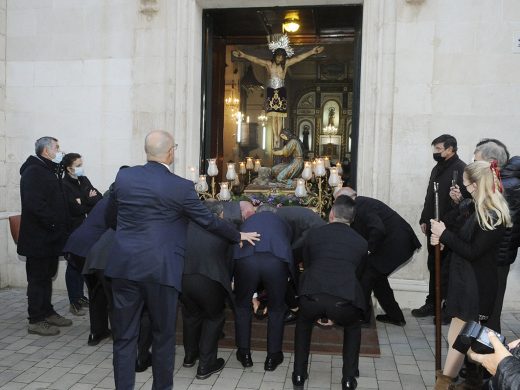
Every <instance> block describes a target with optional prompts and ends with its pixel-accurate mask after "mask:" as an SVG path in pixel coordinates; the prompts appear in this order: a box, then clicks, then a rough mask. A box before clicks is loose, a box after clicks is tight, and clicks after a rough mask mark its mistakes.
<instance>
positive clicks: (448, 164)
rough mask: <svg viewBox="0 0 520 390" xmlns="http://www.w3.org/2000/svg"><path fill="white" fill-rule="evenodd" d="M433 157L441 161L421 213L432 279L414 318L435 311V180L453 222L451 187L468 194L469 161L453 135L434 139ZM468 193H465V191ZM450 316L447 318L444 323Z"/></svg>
mask: <svg viewBox="0 0 520 390" xmlns="http://www.w3.org/2000/svg"><path fill="white" fill-rule="evenodd" d="M432 148H433V159H434V160H435V161H436V162H437V164H436V165H435V166H434V167H433V169H432V172H431V175H430V180H429V182H428V188H427V190H426V197H425V199H424V207H423V210H422V213H421V219H420V220H419V223H420V224H421V230H422V232H423V233H424V234H425V235H426V236H427V237H428V240H427V242H428V270H429V271H430V282H429V286H428V296H427V297H426V302H425V304H424V305H423V306H421V307H420V308H418V309H414V310H412V315H413V316H414V317H427V316H433V315H434V314H435V250H434V247H433V246H431V245H430V234H431V233H430V226H429V221H430V219H434V218H435V193H434V189H433V183H439V218H440V219H441V220H443V221H446V224H449V222H450V218H449V216H447V214H450V212H452V211H454V210H455V209H456V207H457V205H456V204H455V202H453V201H452V199H451V198H450V188H451V187H454V186H455V185H458V186H459V188H460V189H461V190H462V191H464V193H466V191H465V189H464V185H463V184H462V173H463V172H464V167H465V166H466V163H464V161H462V160H461V159H460V158H459V156H458V155H457V140H456V139H455V137H453V136H452V135H449V134H443V135H441V136H439V137H437V138H435V139H434V140H433V141H432ZM463 195H464V194H463ZM448 253H449V250H448V248H444V250H443V251H442V252H441V294H442V297H441V299H444V298H446V296H447V289H448V270H449V266H448V261H447V258H448ZM447 321H449V319H447V318H443V322H447Z"/></svg>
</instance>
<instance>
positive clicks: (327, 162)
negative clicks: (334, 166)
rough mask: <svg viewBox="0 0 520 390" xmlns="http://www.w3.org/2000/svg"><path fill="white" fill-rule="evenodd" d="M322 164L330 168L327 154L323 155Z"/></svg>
mask: <svg viewBox="0 0 520 390" xmlns="http://www.w3.org/2000/svg"><path fill="white" fill-rule="evenodd" d="M323 164H324V165H325V168H327V169H328V168H330V160H329V158H328V157H327V156H325V157H323Z"/></svg>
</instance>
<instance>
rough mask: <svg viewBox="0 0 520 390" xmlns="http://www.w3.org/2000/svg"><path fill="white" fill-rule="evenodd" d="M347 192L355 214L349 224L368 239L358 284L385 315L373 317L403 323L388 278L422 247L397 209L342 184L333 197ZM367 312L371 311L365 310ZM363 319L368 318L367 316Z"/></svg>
mask: <svg viewBox="0 0 520 390" xmlns="http://www.w3.org/2000/svg"><path fill="white" fill-rule="evenodd" d="M340 195H347V196H348V197H350V198H352V199H354V200H355V201H356V206H355V210H356V213H355V217H354V222H353V223H352V225H351V227H352V228H353V229H354V230H355V231H356V232H358V233H359V234H360V235H361V236H363V238H364V239H365V240H367V241H368V260H367V266H366V268H365V270H364V271H363V275H362V277H361V285H362V286H363V293H364V295H365V299H366V300H367V303H368V302H369V300H370V296H371V294H372V291H374V295H375V297H376V298H377V300H378V301H379V304H380V305H381V307H382V309H383V310H384V311H385V314H380V315H378V316H376V320H378V321H380V322H385V323H389V324H393V325H398V326H404V325H405V324H406V321H405V319H404V315H403V312H402V311H401V308H400V307H399V304H398V303H397V301H396V300H395V297H394V292H393V290H392V287H390V284H389V283H388V277H389V276H390V274H391V273H392V272H394V271H395V270H396V269H397V268H398V267H400V266H402V265H403V264H404V263H406V262H407V261H408V260H409V259H410V258H411V257H412V255H413V253H414V252H415V251H416V250H417V249H419V248H420V247H421V243H420V242H419V239H418V238H417V236H416V235H415V233H414V231H413V229H412V227H411V226H410V224H409V223H408V222H406V221H405V220H404V219H403V218H402V217H401V216H400V215H399V214H398V213H397V212H395V211H394V210H392V209H391V208H390V207H389V206H387V205H386V204H384V203H383V202H381V201H379V200H377V199H373V198H369V197H366V196H357V194H356V191H354V190H353V189H352V188H350V187H344V188H342V189H341V190H339V191H338V192H337V193H336V194H335V195H334V196H335V197H336V198H337V197H339V196H340ZM367 313H370V311H367ZM366 320H367V321H368V320H370V318H369V317H367V318H366Z"/></svg>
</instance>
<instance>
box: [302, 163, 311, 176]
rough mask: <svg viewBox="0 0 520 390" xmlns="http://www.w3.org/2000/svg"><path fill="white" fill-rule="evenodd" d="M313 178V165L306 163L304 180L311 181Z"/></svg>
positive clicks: (303, 173)
mask: <svg viewBox="0 0 520 390" xmlns="http://www.w3.org/2000/svg"><path fill="white" fill-rule="evenodd" d="M311 177H312V168H311V163H310V162H309V161H305V163H304V166H303V171H302V179H303V180H310V179H311Z"/></svg>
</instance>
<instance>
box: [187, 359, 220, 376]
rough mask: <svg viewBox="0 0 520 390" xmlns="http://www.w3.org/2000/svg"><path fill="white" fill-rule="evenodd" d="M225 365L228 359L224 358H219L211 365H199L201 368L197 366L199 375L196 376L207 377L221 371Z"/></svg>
mask: <svg viewBox="0 0 520 390" xmlns="http://www.w3.org/2000/svg"><path fill="white" fill-rule="evenodd" d="M225 365H226V361H225V360H224V359H222V358H218V359H217V361H216V362H215V363H214V364H212V365H211V366H209V367H201V366H199V368H197V375H195V377H196V378H197V379H207V378H209V377H210V376H211V375H213V374H214V373H216V372H219V371H221V370H222V369H223V368H224V366H225Z"/></svg>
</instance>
